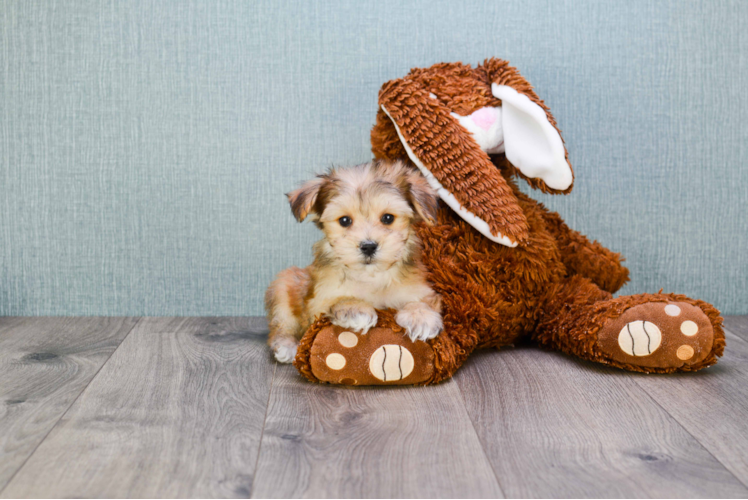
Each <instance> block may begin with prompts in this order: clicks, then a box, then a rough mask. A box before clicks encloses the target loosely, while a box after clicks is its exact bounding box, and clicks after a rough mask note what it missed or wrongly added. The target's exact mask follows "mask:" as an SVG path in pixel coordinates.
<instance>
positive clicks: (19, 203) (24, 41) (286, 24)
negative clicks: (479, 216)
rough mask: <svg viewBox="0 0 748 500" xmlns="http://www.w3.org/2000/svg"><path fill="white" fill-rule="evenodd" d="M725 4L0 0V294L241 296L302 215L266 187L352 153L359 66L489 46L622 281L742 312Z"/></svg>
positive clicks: (254, 298) (25, 310)
mask: <svg viewBox="0 0 748 500" xmlns="http://www.w3.org/2000/svg"><path fill="white" fill-rule="evenodd" d="M746 23H748V2H746V1H741V0H736V1H732V2H729V1H727V2H715V1H713V0H701V1H681V0H677V1H662V2H651V1H649V0H647V1H618V0H608V1H599V2H597V1H595V2H592V1H580V0H573V1H572V0H569V1H561V0H548V1H544V0H512V1H496V0H482V1H476V2H471V3H469V4H466V5H459V4H458V3H457V2H452V1H433V0H429V1H422V2H413V3H406V2H402V1H400V0H388V1H371V2H361V1H350V2H334V1H319V2H313V1H304V2H279V1H245V0H205V1H198V0H187V1H176V0H175V1H162V0H132V1H120V0H100V1H82V0H76V1H70V2H61V1H52V0H5V1H2V2H0V72H1V75H0V182H1V183H2V187H1V188H0V189H1V191H0V196H1V198H0V240H1V241H2V248H1V249H0V314H19V315H37V314H96V315H98V314H106V315H112V314H137V315H229V314H230V315H246V314H258V313H261V311H262V302H261V298H262V294H263V291H264V288H265V286H266V285H267V283H268V282H269V280H270V279H271V277H272V276H273V274H274V273H276V272H277V271H279V270H280V269H282V268H283V267H286V266H289V265H292V264H295V265H305V264H306V263H307V262H308V261H309V257H310V249H309V247H310V245H311V243H312V242H313V241H314V240H315V238H316V237H317V234H316V230H315V229H314V228H313V227H312V226H311V225H298V224H296V223H295V222H294V220H293V218H292V217H291V214H290V212H289V210H288V208H287V206H286V202H285V198H284V196H283V193H284V192H286V191H288V190H289V189H291V188H292V187H293V186H295V185H296V184H297V183H298V182H300V181H301V180H303V179H306V178H308V177H309V176H310V175H311V174H312V173H313V172H315V171H319V170H322V169H324V168H325V167H327V166H328V165H330V164H333V163H335V164H347V163H356V162H362V161H365V160H367V159H368V158H369V157H370V153H369V143H368V141H369V129H370V127H371V125H372V123H373V119H374V115H375V111H376V98H377V91H378V89H379V87H380V85H381V84H382V83H383V82H385V81H387V80H389V79H392V78H397V77H400V76H402V75H404V74H405V73H406V72H407V71H408V69H409V68H411V67H417V66H428V65H431V64H432V63H435V62H440V61H463V62H469V63H477V62H479V61H481V60H482V59H484V58H486V57H490V56H499V57H503V58H505V59H509V60H510V61H512V63H514V64H515V65H516V66H517V67H518V68H519V69H520V71H521V72H522V73H523V74H524V75H525V76H526V77H527V78H528V79H529V80H530V81H531V82H532V83H533V84H534V85H535V86H536V88H537V90H538V93H539V94H540V96H541V97H542V98H544V99H545V100H546V102H547V103H548V104H549V105H550V107H551V109H552V111H553V113H554V115H555V117H556V118H557V120H558V122H559V124H560V126H561V128H562V130H563V134H564V138H565V140H566V143H567V146H568V149H569V151H570V156H571V161H572V164H573V165H574V168H575V171H576V175H577V181H576V187H575V189H574V191H573V193H572V195H571V196H568V197H556V198H552V199H551V198H550V197H542V196H540V195H537V196H538V198H542V199H543V200H544V201H547V203H548V204H549V205H550V206H551V207H552V208H553V209H555V210H558V211H560V212H561V214H562V215H563V216H564V217H565V218H566V219H567V221H568V222H569V223H570V225H571V226H572V227H574V228H577V229H579V230H581V231H583V232H584V233H586V234H588V235H589V236H591V237H592V238H596V239H598V240H599V241H601V242H603V243H604V244H605V245H607V246H609V247H610V248H613V249H615V250H617V251H621V252H623V254H624V255H626V256H627V258H628V266H629V267H630V269H631V271H632V277H633V279H632V282H631V283H630V284H629V285H628V286H627V287H626V288H625V289H624V291H625V292H626V293H636V292H643V291H657V290H658V289H660V288H664V289H665V290H666V291H677V292H682V293H687V294H690V295H692V296H695V297H700V298H703V299H706V300H709V301H712V302H714V303H715V304H716V305H717V306H718V307H720V308H722V309H723V310H724V312H726V313H729V314H736V313H743V314H745V313H748V222H747V220H748V203H747V202H746V200H748V166H746V165H745V162H746V146H745V144H746V140H747V139H748V126H747V125H746V119H747V118H746V115H747V114H748V106H747V102H748V100H747V99H746V94H747V93H748V61H747V60H746V49H748V35H746V29H745V26H746Z"/></svg>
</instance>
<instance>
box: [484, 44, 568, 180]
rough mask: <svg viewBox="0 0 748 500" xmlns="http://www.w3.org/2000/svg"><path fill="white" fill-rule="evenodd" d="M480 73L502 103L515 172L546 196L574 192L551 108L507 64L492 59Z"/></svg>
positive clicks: (507, 149)
mask: <svg viewBox="0 0 748 500" xmlns="http://www.w3.org/2000/svg"><path fill="white" fill-rule="evenodd" d="M479 69H480V70H481V71H483V72H485V73H484V74H485V75H486V76H485V77H486V79H487V80H488V82H487V83H490V84H491V93H492V94H493V95H494V97H496V98H497V99H500V100H501V117H502V126H503V132H504V150H505V153H506V159H507V160H508V161H509V163H510V164H511V165H512V166H513V167H514V168H515V172H516V173H517V174H519V175H520V176H521V177H522V178H524V179H526V180H527V182H528V183H529V184H530V185H531V186H532V187H534V188H537V189H541V190H542V191H544V192H547V193H568V192H569V191H571V188H572V185H573V183H574V171H573V170H572V168H571V164H570V163H569V161H568V154H567V152H566V148H565V146H564V141H563V139H562V138H561V133H560V132H559V130H558V128H557V127H556V121H555V120H554V119H553V116H551V113H550V110H549V109H548V107H547V106H546V105H545V104H544V103H543V101H541V100H540V98H538V96H537V94H535V92H534V91H533V88H532V86H531V85H530V84H529V82H527V80H525V79H524V78H523V77H522V76H521V75H520V74H519V73H518V72H517V70H516V69H515V68H513V67H511V66H509V63H508V62H507V61H502V60H500V59H489V60H487V61H485V62H484V64H483V66H481V67H480V68H479Z"/></svg>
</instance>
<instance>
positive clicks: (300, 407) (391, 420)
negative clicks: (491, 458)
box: [252, 366, 502, 498]
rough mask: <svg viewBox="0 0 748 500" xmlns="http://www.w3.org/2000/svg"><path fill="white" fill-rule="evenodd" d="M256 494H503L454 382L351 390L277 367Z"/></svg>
mask: <svg viewBox="0 0 748 500" xmlns="http://www.w3.org/2000/svg"><path fill="white" fill-rule="evenodd" d="M252 496H253V497H255V498H265V497H311V498H315V497H317V498H336V497H351V498H361V497H368V498H378V497H379V498H390V497H406V498H408V497H439V498H441V497H499V496H502V492H501V490H500V488H499V486H498V483H497V482H496V478H495V477H494V475H493V472H492V471H491V467H490V465H489V464H488V461H487V460H486V457H485V455H484V453H483V450H482V449H481V447H480V444H479V442H478V439H477V437H476V435H475V431H474V430H473V427H472V425H471V423H470V421H469V419H468V417H467V414H466V413H465V409H464V406H463V402H462V399H461V396H460V394H459V391H458V387H457V385H456V384H455V383H454V382H446V383H444V384H442V385H438V386H431V387H401V388H396V387H383V388H349V387H340V386H329V385H317V384H312V383H309V382H307V381H305V380H303V379H302V378H301V377H300V376H299V374H298V373H297V372H296V370H294V369H293V368H292V367H290V366H279V367H278V371H277V373H276V378H275V383H274V384H273V392H272V395H271V401H270V406H269V408H268V415H267V420H266V424H265V432H264V434H263V441H262V453H261V455H260V460H259V464H258V468H257V481H256V483H255V488H254V490H253V491H252Z"/></svg>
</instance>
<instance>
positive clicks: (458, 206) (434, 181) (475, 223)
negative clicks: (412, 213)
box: [382, 106, 517, 248]
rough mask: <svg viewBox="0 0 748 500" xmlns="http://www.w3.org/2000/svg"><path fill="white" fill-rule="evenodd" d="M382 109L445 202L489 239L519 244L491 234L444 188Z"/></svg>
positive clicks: (383, 109)
mask: <svg viewBox="0 0 748 500" xmlns="http://www.w3.org/2000/svg"><path fill="white" fill-rule="evenodd" d="M382 111H384V112H385V114H386V115H387V116H388V117H389V118H390V121H391V122H392V124H393V125H394V126H395V130H396V131H397V136H398V137H399V138H400V142H401V143H402V145H403V147H404V148H405V151H406V152H407V153H408V157H409V158H410V160H411V161H412V162H413V163H414V164H415V165H416V167H418V170H420V171H421V173H422V174H423V176H424V177H425V178H426V180H427V181H428V183H429V184H430V185H431V187H432V188H433V189H434V191H436V192H437V194H438V195H439V197H440V198H441V199H442V200H444V203H446V204H447V205H449V207H450V208H451V209H452V210H454V211H455V212H457V214H458V215H459V216H460V217H462V219H463V220H465V222H467V223H468V224H470V225H471V226H473V227H474V228H475V229H477V230H478V231H479V232H480V233H481V234H482V235H483V236H485V237H486V238H488V239H489V240H491V241H493V242H495V243H499V244H501V245H504V246H508V247H511V248H514V247H516V246H517V243H516V242H514V241H512V240H511V239H509V238H508V237H507V236H504V235H503V234H501V233H499V235H498V236H494V235H493V234H491V229H490V228H489V227H488V223H486V221H484V220H483V219H481V218H480V217H478V216H476V215H475V214H473V213H472V212H470V211H469V210H467V209H465V208H464V207H463V206H462V205H461V204H460V202H459V201H457V198H455V197H454V196H453V195H452V193H450V192H449V191H447V190H446V189H444V186H442V185H441V183H440V182H439V180H438V179H437V178H436V177H434V174H432V173H431V171H430V170H429V169H428V168H426V166H425V165H424V164H423V162H422V161H421V160H420V159H419V158H418V157H417V156H416V155H415V153H414V152H413V150H412V149H411V148H410V146H409V145H408V143H407V141H406V140H405V138H404V137H403V134H402V133H401V132H400V127H399V126H398V125H397V123H396V122H395V120H393V119H392V115H390V113H389V111H387V108H385V107H384V106H382Z"/></svg>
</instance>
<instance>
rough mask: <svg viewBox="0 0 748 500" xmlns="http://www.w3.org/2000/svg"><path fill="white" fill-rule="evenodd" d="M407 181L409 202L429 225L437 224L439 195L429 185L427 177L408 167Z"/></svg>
mask: <svg viewBox="0 0 748 500" xmlns="http://www.w3.org/2000/svg"><path fill="white" fill-rule="evenodd" d="M405 182H406V183H407V186H408V192H407V195H406V196H407V198H408V203H410V204H411V206H412V207H413V209H414V210H415V211H416V214H417V215H418V217H419V218H420V219H422V220H424V221H426V223H427V224H428V225H429V226H432V225H434V224H436V212H437V210H438V208H439V195H438V194H436V191H434V189H433V188H432V187H431V186H430V185H429V182H428V181H427V180H426V178H425V177H424V176H423V175H421V174H420V172H418V171H416V170H412V169H408V171H407V173H406V174H405Z"/></svg>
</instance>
